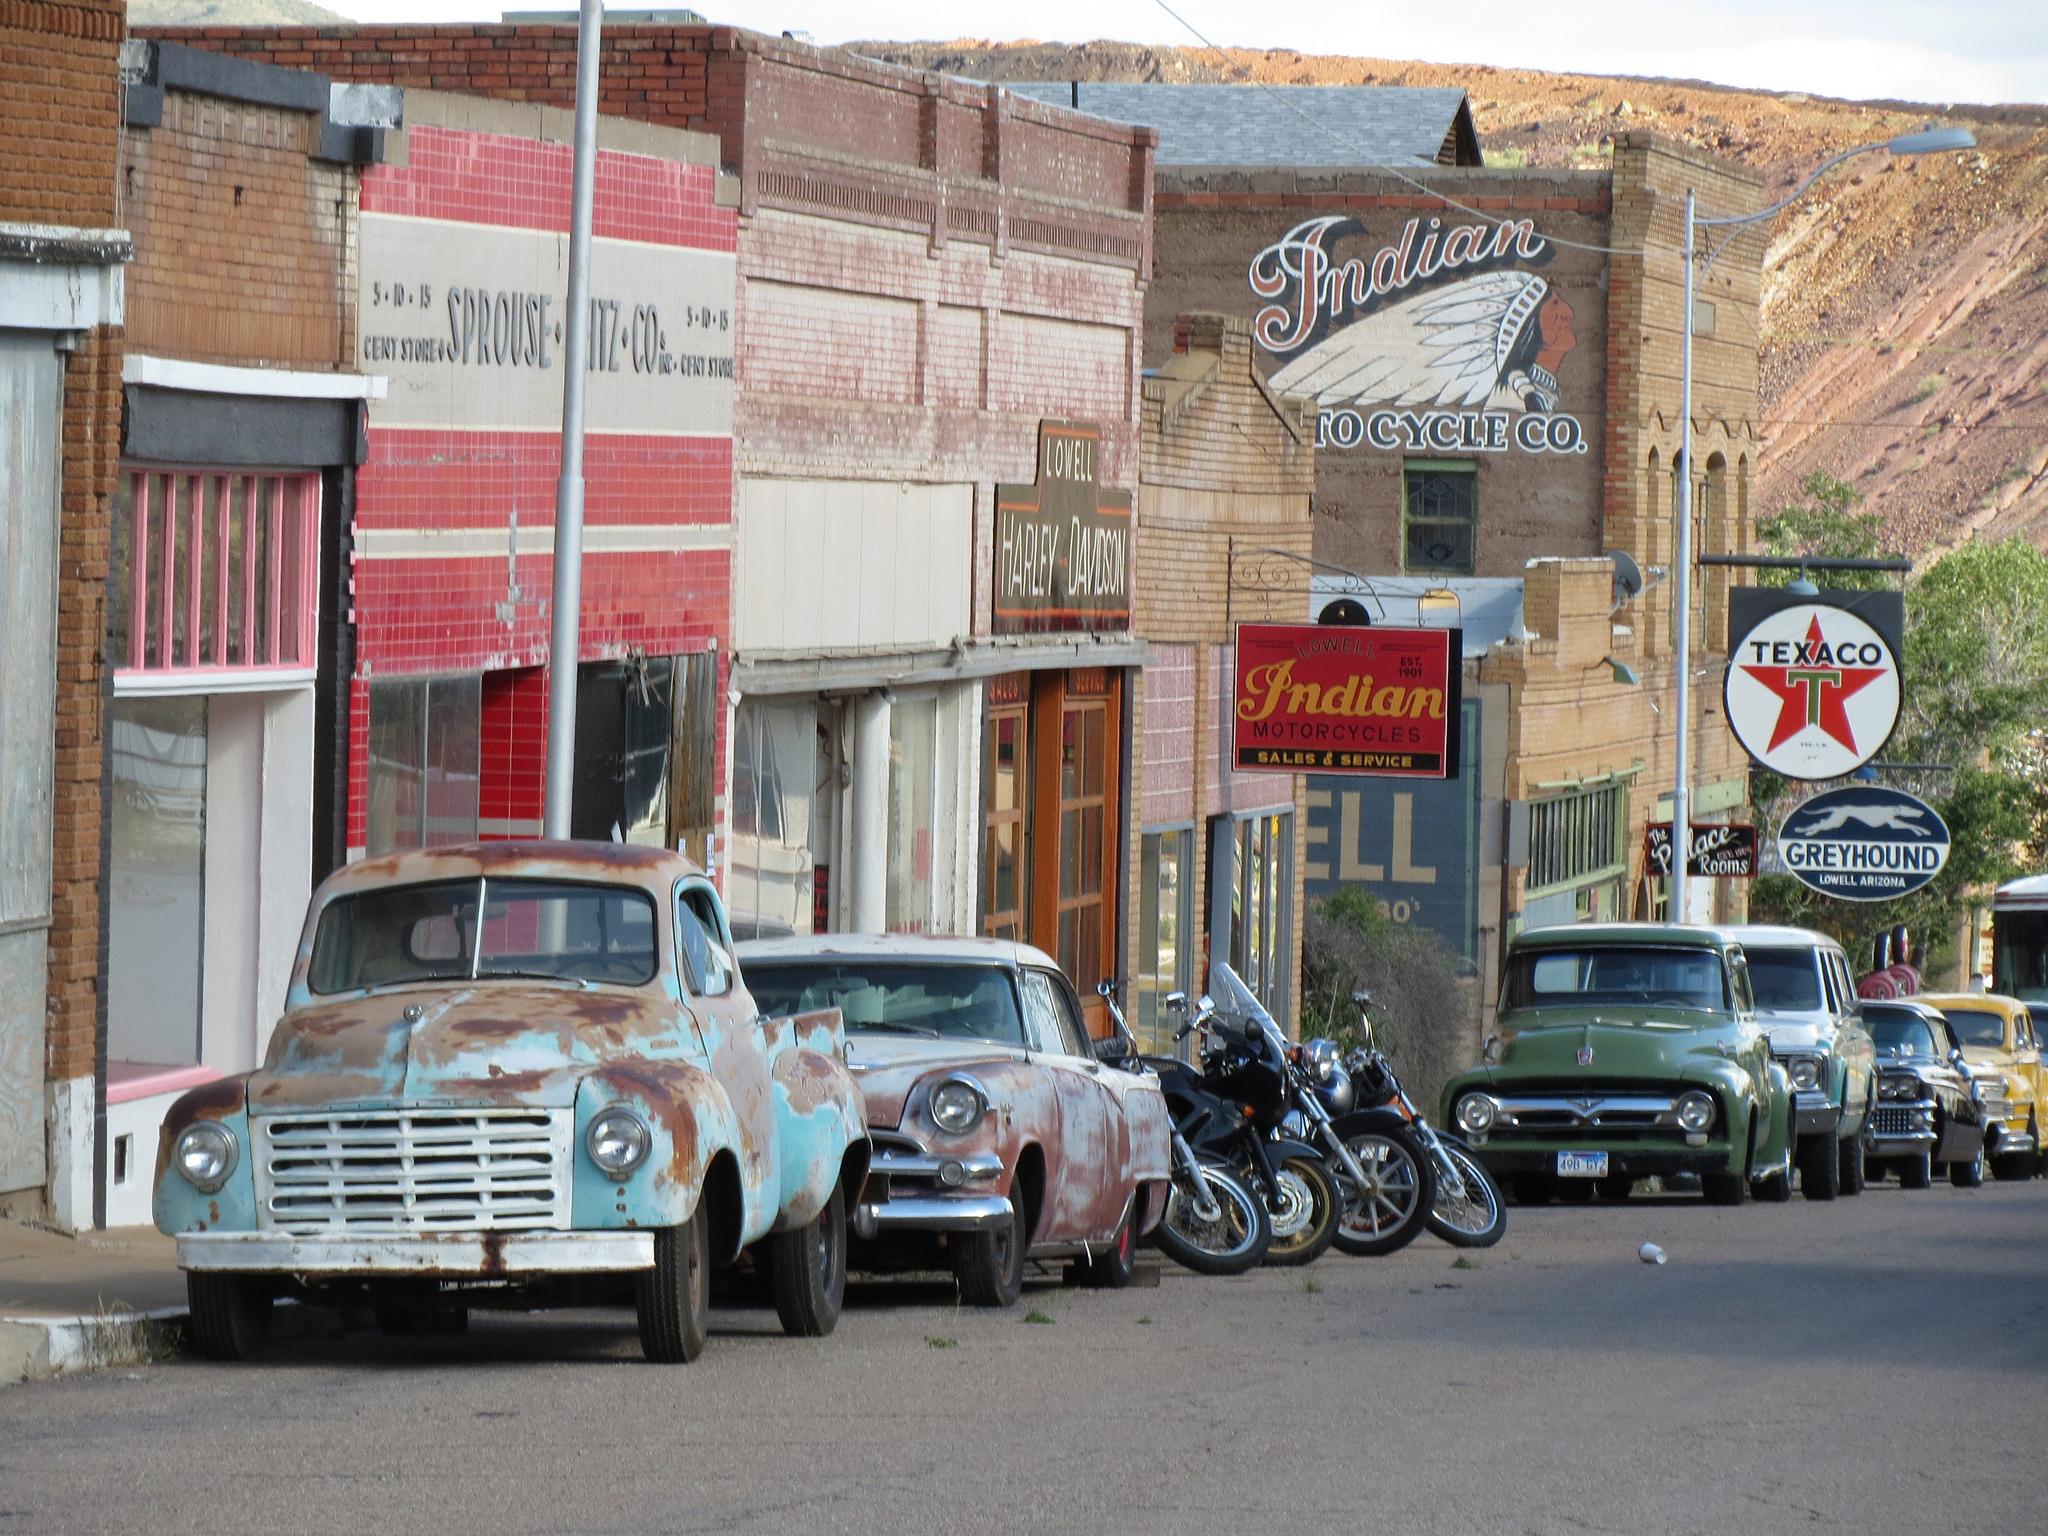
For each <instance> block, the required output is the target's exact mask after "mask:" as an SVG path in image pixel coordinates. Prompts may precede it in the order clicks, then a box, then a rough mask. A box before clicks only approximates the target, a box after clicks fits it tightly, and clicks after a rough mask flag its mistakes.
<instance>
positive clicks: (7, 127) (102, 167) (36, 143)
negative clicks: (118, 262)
mask: <svg viewBox="0 0 2048 1536" xmlns="http://www.w3.org/2000/svg"><path fill="white" fill-rule="evenodd" d="M127 19H128V18H127V8H126V7H125V6H124V5H123V4H122V3H121V0H0V100H4V101H5V102H6V103H7V105H6V108H5V110H4V111H0V222H7V223H15V224H68V225H72V226H75V227H79V228H84V229H107V228H113V227H116V226H118V225H119V224H120V222H121V215H120V211H119V207H118V203H117V197H116V191H115V187H116V178H115V173H114V157H115V147H114V146H115V140H116V137H117V134H118V126H119V123H120V85H119V69H118V64H119V60H120V55H121V38H122V35H123V34H124V33H125V32H126V30H127Z"/></svg>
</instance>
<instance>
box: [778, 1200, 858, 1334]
mask: <svg viewBox="0 0 2048 1536" xmlns="http://www.w3.org/2000/svg"><path fill="white" fill-rule="evenodd" d="M768 1244H769V1246H768V1288H769V1290H770V1291H771V1292H772V1293H773V1294H774V1297H775V1315H776V1316H777V1317H779V1318H781V1319H782V1331H783V1332H784V1333H787V1334H791V1335H793V1336H795V1337H797V1338H800V1339H822V1338H823V1337H825V1335H826V1334H828V1333H830V1332H831V1331H832V1328H833V1325H834V1324H836V1323H837V1322H838V1321H839V1309H840V1307H841V1306H842V1305H843V1304H844V1303H845V1301H846V1199H845V1194H844V1191H843V1190H842V1188H841V1186H839V1185H837V1184H834V1185H833V1186H832V1193H831V1194H829V1195H827V1196H826V1197H825V1209H823V1210H822V1211H820V1212H818V1219H817V1220H815V1221H813V1222H812V1223H811V1224H810V1225H809V1226H807V1227H804V1228H802V1229H801V1230H799V1231H796V1232H778V1233H776V1234H775V1235H774V1236H773V1237H771V1238H770V1239H769V1240H768Z"/></svg>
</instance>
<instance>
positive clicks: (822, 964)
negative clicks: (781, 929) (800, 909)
mask: <svg viewBox="0 0 2048 1536" xmlns="http://www.w3.org/2000/svg"><path fill="white" fill-rule="evenodd" d="M747 990H748V991H749V992H751V993H753V994H754V1002H755V1003H756V1004H757V1005H758V1006H759V1007H760V1009H761V1012H762V1013H764V1014H766V1015H768V1016H769V1017H771V1018H776V1017H781V1016H782V1015H785V1014H792V1013H809V1012H810V1011H811V1010H813V1009H815V1008H837V1009H838V1010H839V1012H840V1013H841V1015H842V1016H843V1017H844V1018H845V1020H846V1032H847V1033H848V1034H850V1035H858V1034H891V1035H927V1036H930V1037H932V1038H934V1039H941V1038H942V1039H947V1040H990V1041H994V1042H996V1043H997V1044H999V1045H1022V1044H1024V1020H1023V1016H1022V1015H1021V1014H1020V1013H1019V1011H1018V1008H1017V988H1016V986H1015V984H1014V983H1012V982H1011V980H1010V973H1009V972H1008V971H1006V970H1004V969H1002V968H1001V967H999V966H993V965H970V964H962V965H943V964H922V965H908V964H901V963H891V962H889V961H874V962H864V961H859V960H848V959H844V958H838V959H834V960H830V961H817V962H809V961H806V962H795V961H775V962H772V963H771V962H768V961H761V960H756V961H753V962H751V963H750V964H749V965H748V966H747Z"/></svg>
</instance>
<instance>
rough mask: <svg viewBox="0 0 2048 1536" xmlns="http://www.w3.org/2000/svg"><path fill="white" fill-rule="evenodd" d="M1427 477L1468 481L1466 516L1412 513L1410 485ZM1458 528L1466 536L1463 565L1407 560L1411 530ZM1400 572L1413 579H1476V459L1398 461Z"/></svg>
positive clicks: (1477, 483) (1477, 479)
mask: <svg viewBox="0 0 2048 1536" xmlns="http://www.w3.org/2000/svg"><path fill="white" fill-rule="evenodd" d="M1430 475H1461V476H1464V477H1465V478H1466V479H1467V480H1468V481H1469V482H1470V495H1469V497H1468V502H1469V515H1467V516H1466V517H1463V518H1449V517H1417V516H1415V514H1414V512H1413V510H1412V504H1413V499H1414V497H1413V484H1414V481H1415V480H1416V479H1417V478H1420V477H1426V476H1430ZM1418 526H1419V527H1425V528H1428V527H1458V528H1464V529H1466V530H1467V531H1468V533H1469V540H1468V548H1469V551H1470V554H1469V558H1468V559H1467V560H1466V561H1465V563H1464V564H1463V565H1462V566H1451V565H1414V564H1411V563H1410V562H1409V559H1408V531H1409V529H1410V528H1412V527H1418ZM1398 553H1399V557H1400V569H1401V573H1402V574H1403V575H1404V576H1406V575H1414V576H1444V577H1460V576H1476V575H1477V574H1478V572H1479V461H1478V460H1477V459H1426V458H1424V459H1403V460H1402V461H1401V547H1400V550H1399V551H1398Z"/></svg>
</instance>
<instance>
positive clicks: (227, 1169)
mask: <svg viewBox="0 0 2048 1536" xmlns="http://www.w3.org/2000/svg"><path fill="white" fill-rule="evenodd" d="M239 1153H240V1149H239V1147H238V1146H237V1144H236V1142H235V1133H234V1132H233V1131H231V1130H229V1129H228V1128H227V1127H226V1126H224V1125H222V1124H220V1123H219V1122H218V1121H214V1120H201V1121H198V1122H197V1123H195V1124H192V1125H188V1126H186V1127H185V1129H184V1130H182V1131H180V1132H179V1133H178V1139H177V1141H176V1142H174V1143H173V1144H172V1146H171V1161H172V1162H173V1163H174V1164H176V1165H177V1169H178V1172H180V1173H182V1174H183V1175H184V1176H185V1182H186V1183H188V1184H190V1185H191V1186H192V1187H193V1188H194V1189H196V1190H198V1191H199V1192H200V1193H201V1194H205V1195H210V1194H212V1193H213V1192H214V1191H215V1190H217V1189H219V1188H220V1187H221V1185H223V1184H225V1183H227V1181H228V1175H229V1174H231V1173H233V1172H234V1171H235V1159H236V1157H237V1156H238V1155H239Z"/></svg>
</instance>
